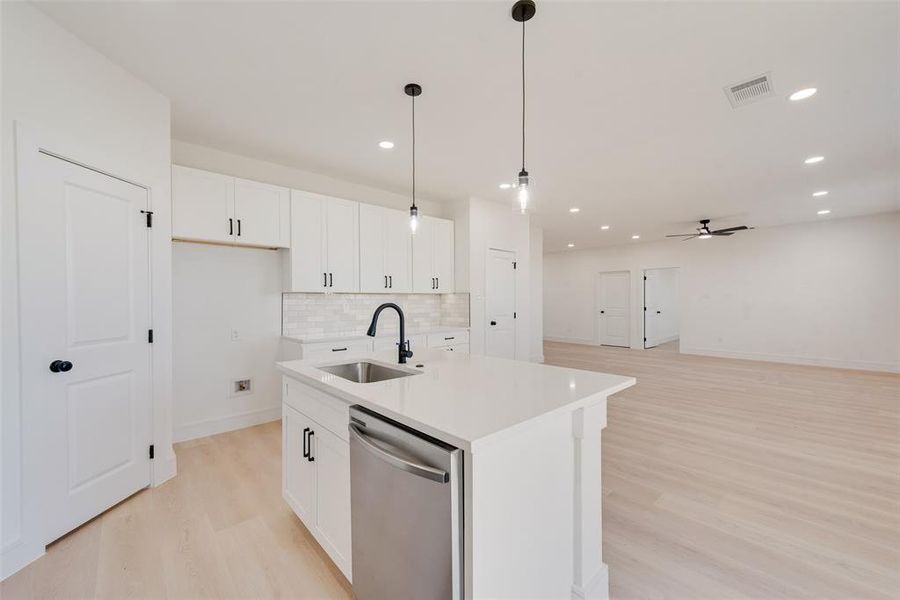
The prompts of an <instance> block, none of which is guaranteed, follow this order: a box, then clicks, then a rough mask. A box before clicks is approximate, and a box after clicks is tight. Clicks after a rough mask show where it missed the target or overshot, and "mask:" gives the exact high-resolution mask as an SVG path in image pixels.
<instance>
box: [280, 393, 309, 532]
mask: <svg viewBox="0 0 900 600" xmlns="http://www.w3.org/2000/svg"><path fill="white" fill-rule="evenodd" d="M313 426H314V425H313V421H312V420H311V419H310V418H308V417H307V416H306V415H304V414H302V413H300V412H298V411H296V410H294V409H292V408H290V407H289V406H284V407H283V410H282V421H281V428H282V444H283V445H284V452H283V453H282V455H283V463H282V465H281V468H282V478H283V480H284V481H283V482H282V483H283V486H282V487H283V489H284V495H285V499H286V500H287V501H288V503H289V504H290V505H291V507H292V508H293V509H294V510H295V511H297V515H298V516H299V517H300V518H301V519H303V521H304V522H306V523H315V521H316V463H315V460H310V458H311V454H310V444H309V432H310V431H312V430H313Z"/></svg>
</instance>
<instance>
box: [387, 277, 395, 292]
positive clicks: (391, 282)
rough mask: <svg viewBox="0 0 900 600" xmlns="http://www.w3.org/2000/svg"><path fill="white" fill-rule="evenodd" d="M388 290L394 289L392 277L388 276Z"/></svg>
mask: <svg viewBox="0 0 900 600" xmlns="http://www.w3.org/2000/svg"><path fill="white" fill-rule="evenodd" d="M388 288H390V289H394V276H393V275H388Z"/></svg>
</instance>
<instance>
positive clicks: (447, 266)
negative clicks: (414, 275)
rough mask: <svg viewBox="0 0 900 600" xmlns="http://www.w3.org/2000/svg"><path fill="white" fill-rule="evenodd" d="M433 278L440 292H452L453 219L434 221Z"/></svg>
mask: <svg viewBox="0 0 900 600" xmlns="http://www.w3.org/2000/svg"><path fill="white" fill-rule="evenodd" d="M433 256H434V278H435V283H436V289H437V291H438V292H439V293H441V294H449V293H451V292H453V264H454V260H453V221H448V220H447V219H435V222H434V253H433Z"/></svg>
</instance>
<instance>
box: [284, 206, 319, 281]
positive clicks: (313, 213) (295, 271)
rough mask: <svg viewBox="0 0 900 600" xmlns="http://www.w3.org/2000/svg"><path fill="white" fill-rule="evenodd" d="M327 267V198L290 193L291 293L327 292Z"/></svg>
mask: <svg viewBox="0 0 900 600" xmlns="http://www.w3.org/2000/svg"><path fill="white" fill-rule="evenodd" d="M327 271H328V268H327V266H326V264H325V198H324V197H323V196H319V195H317V194H309V193H307V192H299V191H297V190H292V191H291V251H290V275H291V277H290V282H289V284H288V286H287V291H290V292H324V291H325V287H326V286H327V285H328V276H327Z"/></svg>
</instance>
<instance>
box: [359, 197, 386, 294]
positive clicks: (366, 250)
mask: <svg viewBox="0 0 900 600" xmlns="http://www.w3.org/2000/svg"><path fill="white" fill-rule="evenodd" d="M386 238H387V227H386V226H385V221H384V210H383V209H382V208H381V207H379V206H372V205H370V204H360V205H359V289H360V291H361V292H363V293H366V294H377V293H384V292H387V291H388V273H387V268H386V267H385V255H384V247H385V243H386V242H385V240H386Z"/></svg>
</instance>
